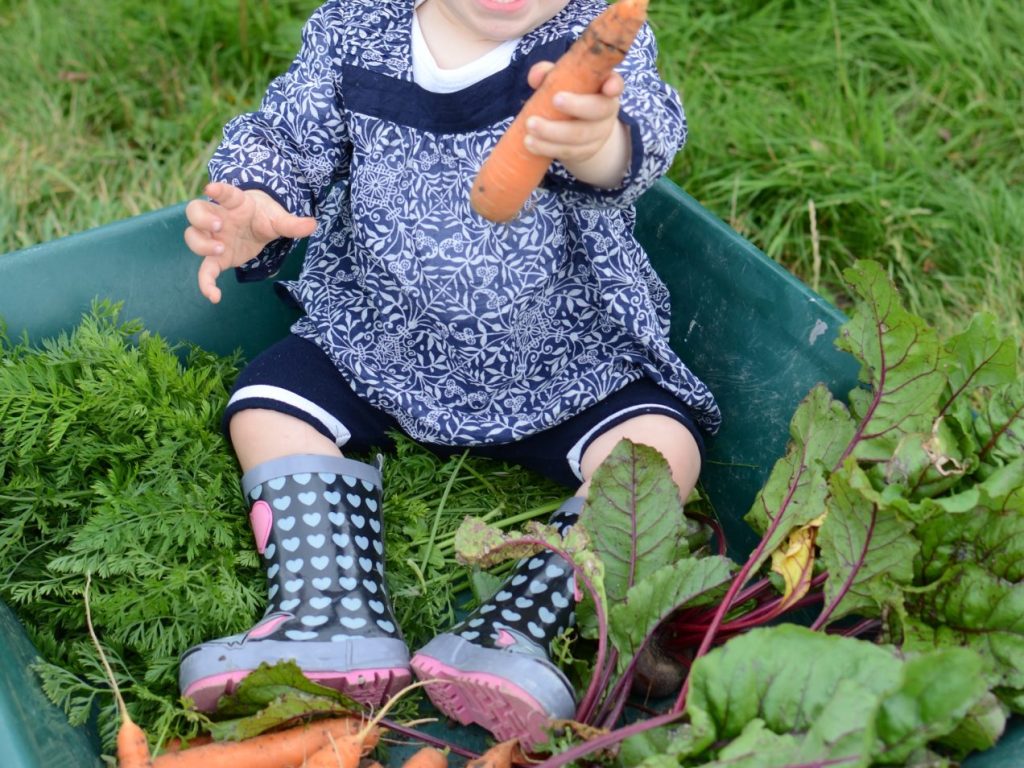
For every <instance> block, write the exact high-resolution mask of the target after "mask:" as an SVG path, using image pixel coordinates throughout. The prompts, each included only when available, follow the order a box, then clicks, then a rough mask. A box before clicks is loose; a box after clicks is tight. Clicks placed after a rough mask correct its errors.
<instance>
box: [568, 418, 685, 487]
mask: <svg viewBox="0 0 1024 768" xmlns="http://www.w3.org/2000/svg"><path fill="white" fill-rule="evenodd" d="M623 439H627V440H630V441H632V442H634V443H638V444H641V445H646V446H649V447H651V448H654V449H655V450H657V451H658V452H659V453H660V454H661V455H662V456H663V457H664V458H665V460H666V461H667V462H668V465H669V468H670V469H671V471H672V479H673V480H674V481H675V483H676V485H678V486H679V492H680V495H681V496H682V497H683V499H686V498H687V497H688V496H689V495H690V492H691V491H692V490H693V488H694V487H695V486H696V484H697V478H698V476H699V475H700V468H701V452H700V446H699V444H698V443H697V438H696V437H695V436H694V435H693V433H692V432H691V431H690V429H689V428H687V427H686V426H685V425H684V424H682V423H681V422H679V421H677V420H675V419H673V418H671V417H670V416H665V415H662V414H645V415H642V416H636V417H634V418H632V419H629V420H628V421H624V422H622V423H621V424H618V425H616V426H614V427H612V428H611V429H609V430H608V431H607V432H605V433H603V434H602V435H600V436H598V437H597V438H595V439H594V440H593V442H591V444H590V445H589V446H588V447H587V449H586V451H585V452H584V454H583V460H582V461H581V462H580V467H581V469H582V470H583V478H584V480H585V481H589V479H590V477H591V475H592V473H593V472H594V470H595V469H597V467H598V466H600V465H601V462H603V461H604V460H605V459H606V458H607V457H608V454H610V453H611V452H612V450H613V449H614V448H615V446H616V445H618V444H619V443H620V442H621V441H622V440H623Z"/></svg>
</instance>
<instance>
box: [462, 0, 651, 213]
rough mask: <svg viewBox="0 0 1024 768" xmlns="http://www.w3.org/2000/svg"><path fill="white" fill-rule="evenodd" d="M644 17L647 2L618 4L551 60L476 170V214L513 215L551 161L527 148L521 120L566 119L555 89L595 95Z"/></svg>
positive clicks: (623, 55) (473, 198)
mask: <svg viewBox="0 0 1024 768" xmlns="http://www.w3.org/2000/svg"><path fill="white" fill-rule="evenodd" d="M646 18H647V0H618V2H616V3H615V4H613V5H610V6H609V7H608V8H607V9H606V10H604V11H602V12H601V13H600V14H599V15H598V16H597V17H596V18H595V19H594V20H593V21H591V22H590V24H589V25H588V26H587V28H586V29H584V30H583V34H582V35H580V37H579V39H577V40H576V41H575V42H574V43H573V44H572V46H571V47H570V48H569V50H568V51H566V52H565V53H564V54H563V55H562V56H561V57H560V58H559V59H558V61H557V62H555V65H554V67H553V68H552V69H551V70H550V71H549V72H548V73H547V75H546V76H545V77H544V81H543V82H542V83H541V84H540V87H539V88H537V90H536V91H534V92H533V95H532V96H530V98H529V99H528V100H527V101H526V103H525V104H524V105H523V108H522V109H521V110H520V112H519V114H518V115H517V116H516V118H515V119H514V120H513V121H512V124H511V125H510V126H509V128H508V130H507V131H506V132H505V134H504V135H503V136H502V137H501V139H500V140H499V141H498V143H497V145H496V146H495V147H494V149H493V150H492V152H491V154H490V156H489V157H488V158H487V160H486V161H484V164H483V166H482V167H481V168H480V172H479V174H478V175H477V177H476V180H475V181H474V182H473V190H472V192H471V193H470V204H471V205H472V206H473V209H474V210H475V211H476V212H477V213H479V214H480V215H481V216H483V217H484V218H486V219H489V220H491V221H497V222H505V221H510V220H511V219H514V218H515V217H516V215H517V214H518V213H519V211H520V210H521V209H522V207H523V204H524V203H525V202H526V200H527V198H529V196H530V193H531V192H533V190H534V189H535V188H536V187H537V185H538V184H540V181H541V179H543V178H544V174H545V173H546V172H547V169H548V166H550V165H551V160H552V158H550V157H542V156H541V155H535V154H533V153H532V152H530V151H529V150H528V149H527V148H526V144H525V143H524V139H525V138H526V121H527V120H528V119H529V118H530V117H533V116H538V117H544V118H547V119H549V120H566V119H567V117H566V115H564V114H563V113H562V112H559V111H558V110H557V109H555V106H554V103H553V99H554V96H555V94H556V93H558V92H559V91H569V92H572V93H582V94H592V93H600V91H601V86H602V85H603V84H604V82H605V80H607V79H608V76H609V75H611V73H612V70H613V69H614V68H615V67H616V66H618V65H619V64H620V63H621V62H622V60H623V59H624V58H626V52H627V51H628V50H629V47H630V46H631V45H632V44H633V40H634V39H636V35H637V33H638V32H639V31H640V28H641V27H642V26H643V24H644V21H645V20H646Z"/></svg>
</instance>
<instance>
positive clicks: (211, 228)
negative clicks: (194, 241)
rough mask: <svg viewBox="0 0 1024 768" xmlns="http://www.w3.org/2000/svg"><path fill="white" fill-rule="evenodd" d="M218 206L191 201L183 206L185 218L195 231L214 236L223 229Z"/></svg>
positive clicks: (203, 201) (200, 201) (205, 202)
mask: <svg viewBox="0 0 1024 768" xmlns="http://www.w3.org/2000/svg"><path fill="white" fill-rule="evenodd" d="M221 211H222V209H221V207H220V206H219V205H215V204H213V203H209V202H207V201H205V200H192V201H190V202H189V204H188V205H186V206H185V218H186V219H188V223H189V224H191V225H192V226H193V227H194V228H195V229H197V230H199V231H200V232H203V233H205V234H207V235H214V234H216V233H217V232H220V231H221V230H222V229H223V228H224V220H223V218H222V217H221V215H220V213H221Z"/></svg>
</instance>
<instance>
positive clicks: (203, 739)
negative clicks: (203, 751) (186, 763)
mask: <svg viewBox="0 0 1024 768" xmlns="http://www.w3.org/2000/svg"><path fill="white" fill-rule="evenodd" d="M212 741H213V737H212V736H211V735H210V734H208V733H204V734H201V735H199V736H193V737H192V738H191V739H179V738H177V737H175V738H173V739H168V740H167V741H166V742H165V743H164V745H163V747H162V748H161V750H160V754H166V753H168V752H181V751H182V750H184V749H192V748H193V747H200V746H202V745H203V744H209V743H211V742H212Z"/></svg>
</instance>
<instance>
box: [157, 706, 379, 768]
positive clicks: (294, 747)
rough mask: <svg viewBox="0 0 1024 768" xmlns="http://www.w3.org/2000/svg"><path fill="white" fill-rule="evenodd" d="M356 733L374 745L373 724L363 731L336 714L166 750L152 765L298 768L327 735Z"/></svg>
mask: <svg viewBox="0 0 1024 768" xmlns="http://www.w3.org/2000/svg"><path fill="white" fill-rule="evenodd" d="M357 735H358V737H359V739H360V742H361V743H362V744H364V745H366V748H367V749H372V748H373V747H374V746H376V744H377V738H378V732H377V730H376V729H375V728H374V729H371V730H369V731H367V730H366V729H365V728H363V723H362V721H361V720H360V719H359V718H356V717H336V718H331V719H328V720H318V721H316V722H314V723H310V724H308V725H305V724H304V725H298V726H295V727H292V728H288V729H286V730H283V731H276V732H274V733H263V734H260V735H259V736H253V737H252V738H249V739H243V740H242V741H215V742H212V743H210V744H202V745H199V746H196V747H190V748H189V749H186V750H181V751H178V752H167V753H165V754H162V755H160V756H159V757H157V758H156V759H154V760H153V768H238V767H240V766H245V768H299V767H300V766H302V765H303V764H304V763H305V761H306V759H307V758H308V757H309V756H310V755H312V754H313V753H315V752H316V751H317V750H319V749H320V748H321V747H323V746H324V745H325V744H327V743H329V741H330V740H331V739H334V740H337V741H338V742H342V741H345V740H350V739H353V738H354V737H355V736H357Z"/></svg>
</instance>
